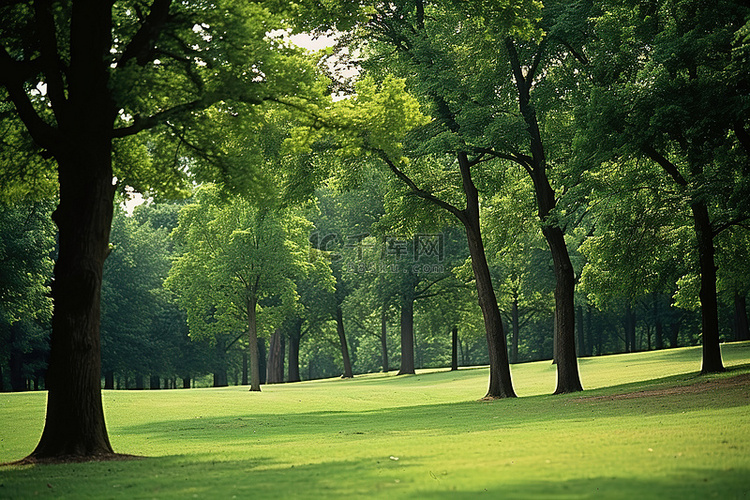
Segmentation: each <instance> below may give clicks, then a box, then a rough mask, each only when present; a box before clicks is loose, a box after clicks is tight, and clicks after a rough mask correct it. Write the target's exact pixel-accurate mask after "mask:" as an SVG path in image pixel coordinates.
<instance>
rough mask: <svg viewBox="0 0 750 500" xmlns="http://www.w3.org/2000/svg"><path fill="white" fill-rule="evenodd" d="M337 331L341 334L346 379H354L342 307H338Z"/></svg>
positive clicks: (340, 340)
mask: <svg viewBox="0 0 750 500" xmlns="http://www.w3.org/2000/svg"><path fill="white" fill-rule="evenodd" d="M336 330H337V331H338V334H339V343H340V344H341V358H342V360H343V362H344V373H343V375H342V377H344V378H354V373H353V372H352V362H351V361H350V360H349V346H348V345H347V343H346V334H345V332H344V315H343V313H342V312H341V305H340V304H338V305H336Z"/></svg>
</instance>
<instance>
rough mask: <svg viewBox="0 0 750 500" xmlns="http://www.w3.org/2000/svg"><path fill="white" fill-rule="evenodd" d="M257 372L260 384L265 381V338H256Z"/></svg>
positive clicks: (263, 383)
mask: <svg viewBox="0 0 750 500" xmlns="http://www.w3.org/2000/svg"><path fill="white" fill-rule="evenodd" d="M258 372H260V385H265V383H266V339H264V338H262V337H259V338H258Z"/></svg>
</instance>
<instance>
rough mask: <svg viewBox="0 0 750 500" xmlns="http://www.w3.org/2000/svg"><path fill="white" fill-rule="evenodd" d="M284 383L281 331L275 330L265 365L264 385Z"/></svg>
mask: <svg viewBox="0 0 750 500" xmlns="http://www.w3.org/2000/svg"><path fill="white" fill-rule="evenodd" d="M283 382H284V347H283V345H282V342H281V330H280V329H278V328H277V329H276V331H274V332H273V335H271V341H270V342H269V346H268V362H267V363H266V383H267V384H281V383H283Z"/></svg>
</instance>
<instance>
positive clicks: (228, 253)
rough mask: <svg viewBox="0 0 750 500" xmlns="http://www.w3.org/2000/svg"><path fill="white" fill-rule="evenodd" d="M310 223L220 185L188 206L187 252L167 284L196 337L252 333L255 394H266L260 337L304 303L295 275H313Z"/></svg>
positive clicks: (180, 233) (183, 220) (184, 222)
mask: <svg viewBox="0 0 750 500" xmlns="http://www.w3.org/2000/svg"><path fill="white" fill-rule="evenodd" d="M310 227H311V224H310V223H309V222H308V221H307V220H306V219H304V218H303V217H300V216H297V215H295V214H294V213H293V212H292V211H291V210H283V209H278V208H275V207H272V206H260V207H258V206H254V205H253V204H251V203H250V202H248V201H247V200H245V199H243V198H240V197H237V198H234V199H232V200H229V201H227V202H222V200H221V199H220V192H219V191H218V189H217V188H216V187H215V186H205V187H203V188H202V189H200V190H199V191H198V193H196V202H195V203H194V204H191V205H187V206H185V207H184V208H183V209H182V210H181V211H180V223H179V225H178V227H177V229H176V230H175V235H176V236H177V238H178V241H179V242H180V244H181V245H182V246H183V248H184V251H183V253H182V255H181V256H180V257H179V258H178V259H177V261H176V262H175V263H174V265H173V267H172V269H171V270H170V277H169V278H168V279H167V282H166V286H167V287H168V288H170V289H171V290H172V291H173V292H175V293H176V294H177V295H178V297H179V301H180V303H181V305H182V306H183V307H184V308H185V309H186V310H187V312H188V325H189V327H190V331H191V335H195V336H201V335H202V336H204V337H206V336H209V335H215V334H217V333H226V332H236V331H244V332H246V335H247V349H248V357H249V360H250V390H251V391H260V364H259V363H260V359H259V353H258V337H259V335H260V334H261V333H263V332H264V331H265V332H266V333H267V334H269V335H270V333H271V332H272V331H274V330H275V329H276V328H277V327H280V326H281V323H282V321H283V319H284V318H285V317H286V316H287V315H288V313H287V312H288V311H290V310H293V309H294V308H295V307H297V299H298V296H297V292H296V286H295V283H294V281H293V280H294V278H295V277H297V276H303V275H304V274H305V272H306V267H307V263H306V260H307V258H308V243H307V237H308V233H309V230H310ZM259 314H260V320H261V322H260V323H259ZM263 320H265V321H263ZM259 325H260V326H259Z"/></svg>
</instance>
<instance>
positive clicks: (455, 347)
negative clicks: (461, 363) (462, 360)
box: [451, 325, 458, 371]
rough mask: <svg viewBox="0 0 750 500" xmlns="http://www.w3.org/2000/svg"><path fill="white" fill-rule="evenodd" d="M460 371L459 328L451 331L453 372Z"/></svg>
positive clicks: (456, 327)
mask: <svg viewBox="0 0 750 500" xmlns="http://www.w3.org/2000/svg"><path fill="white" fill-rule="evenodd" d="M456 370H458V326H456V325H453V328H452V329H451V371H456Z"/></svg>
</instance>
